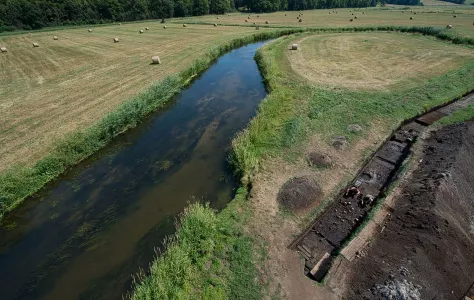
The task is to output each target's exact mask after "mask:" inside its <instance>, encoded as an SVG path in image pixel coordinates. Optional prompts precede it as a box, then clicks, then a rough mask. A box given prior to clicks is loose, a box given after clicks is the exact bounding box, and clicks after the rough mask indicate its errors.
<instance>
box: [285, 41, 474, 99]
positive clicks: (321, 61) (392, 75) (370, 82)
mask: <svg viewBox="0 0 474 300" xmlns="http://www.w3.org/2000/svg"><path fill="white" fill-rule="evenodd" d="M294 42H296V43H298V44H299V47H300V50H301V51H289V52H288V53H287V56H288V60H289V62H290V64H291V66H292V69H293V71H294V72H296V73H297V74H299V75H301V76H302V77H304V78H306V79H308V80H309V81H310V82H312V83H315V84H317V85H324V86H342V87H346V88H355V89H360V88H362V89H375V90H378V89H388V88H393V87H397V86H400V87H401V86H403V87H404V88H407V87H409V86H414V85H416V84H417V83H419V81H423V80H426V79H429V78H431V77H435V76H439V75H441V74H443V73H446V72H448V71H450V70H453V69H456V68H458V67H460V66H462V65H463V64H464V63H466V62H467V61H469V60H472V59H474V51H473V50H471V49H467V48H462V47H459V46H455V45H450V44H447V43H440V42H439V41H436V40H435V39H432V38H428V37H424V38H420V37H417V36H414V35H409V34H395V33H358V34H353V33H346V34H330V35H312V36H306V37H303V38H299V39H297V40H295V41H294Z"/></svg>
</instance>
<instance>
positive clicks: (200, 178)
mask: <svg viewBox="0 0 474 300" xmlns="http://www.w3.org/2000/svg"><path fill="white" fill-rule="evenodd" d="M262 44H263V43H255V44H251V45H248V46H245V47H242V48H239V49H237V50H234V51H232V52H230V53H228V54H226V55H224V56H223V57H221V58H220V59H219V60H218V61H217V62H216V63H215V65H213V66H212V67H211V68H210V69H209V70H208V71H206V72H205V73H204V74H203V75H202V76H201V77H200V78H199V79H197V80H195V81H194V82H193V83H192V84H191V86H190V87H189V88H188V89H186V90H185V91H183V92H182V93H181V94H180V95H179V96H178V97H176V99H175V100H174V101H172V102H171V103H170V104H169V105H168V107H167V108H166V109H164V110H163V111H162V112H158V113H156V114H155V115H152V116H150V117H149V118H147V120H146V121H145V122H144V123H143V124H141V125H140V126H139V127H138V128H136V129H134V130H132V131H130V132H128V133H126V134H124V135H123V136H120V137H119V138H117V139H116V140H115V141H114V142H113V143H112V145H110V146H109V147H107V148H106V149H104V150H103V151H101V152H100V153H97V154H96V155H94V156H93V157H91V158H90V159H88V160H87V161H85V162H83V163H82V164H80V165H78V166H77V167H76V168H74V169H73V170H72V171H70V172H68V173H67V174H66V175H65V176H63V177H62V178H61V180H58V181H57V182H55V183H52V184H50V185H49V186H48V187H47V188H45V189H44V191H42V192H41V193H39V194H38V195H37V196H35V197H33V198H31V199H28V200H27V201H25V203H24V204H23V205H21V207H20V208H19V209H17V210H16V211H15V212H14V213H13V214H11V215H9V216H8V217H7V218H6V219H5V222H4V226H3V227H2V228H0V291H1V299H58V300H59V299H61V300H63V299H121V297H122V295H124V294H125V293H126V292H127V291H129V290H130V285H131V283H132V280H131V274H135V273H137V272H138V270H139V269H140V268H143V269H147V268H148V264H149V263H150V262H151V260H152V259H153V256H154V248H155V247H159V246H160V245H161V242H162V240H163V238H164V236H166V235H169V234H171V233H173V231H174V219H175V217H176V215H177V214H179V213H180V212H182V211H183V208H184V207H185V206H186V205H187V204H188V203H189V202H191V201H201V202H210V203H211V206H212V207H215V208H217V209H220V208H223V207H225V205H226V203H228V202H229V201H230V200H231V199H232V197H233V195H234V190H235V187H236V184H235V182H234V180H233V178H232V174H231V172H230V170H228V168H227V164H226V155H227V151H228V149H229V147H230V144H231V140H232V138H233V136H234V135H235V133H236V132H238V131H239V130H240V129H242V128H243V127H245V125H246V124H247V122H248V121H249V120H250V118H251V117H252V116H253V114H254V113H255V110H256V107H257V105H258V103H259V101H260V100H261V99H263V98H264V97H265V90H264V86H263V84H262V78H261V77H260V74H259V72H258V69H257V66H256V64H255V62H254V59H253V57H254V54H255V51H256V50H257V49H258V48H259V47H260V46H262Z"/></svg>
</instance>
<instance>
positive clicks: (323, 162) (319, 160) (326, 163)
mask: <svg viewBox="0 0 474 300" xmlns="http://www.w3.org/2000/svg"><path fill="white" fill-rule="evenodd" d="M308 163H309V165H310V166H315V167H323V168H327V167H330V166H331V164H332V159H331V158H330V157H329V156H328V155H326V154H323V153H318V152H311V153H309V154H308Z"/></svg>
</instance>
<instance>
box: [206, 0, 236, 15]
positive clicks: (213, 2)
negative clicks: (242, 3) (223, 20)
mask: <svg viewBox="0 0 474 300" xmlns="http://www.w3.org/2000/svg"><path fill="white" fill-rule="evenodd" d="M209 1H210V6H211V9H210V11H211V14H223V13H225V12H227V11H230V10H231V4H230V1H229V0H209Z"/></svg>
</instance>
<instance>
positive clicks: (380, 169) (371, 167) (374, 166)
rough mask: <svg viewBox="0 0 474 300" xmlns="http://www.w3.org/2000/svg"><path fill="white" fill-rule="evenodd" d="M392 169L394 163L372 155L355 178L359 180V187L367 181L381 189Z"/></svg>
mask: <svg viewBox="0 0 474 300" xmlns="http://www.w3.org/2000/svg"><path fill="white" fill-rule="evenodd" d="M394 169H395V165H393V164H391V163H388V162H386V161H383V160H381V159H379V158H377V157H374V159H372V160H371V161H370V162H369V163H368V164H367V165H366V166H365V167H364V169H363V170H362V171H361V172H360V174H359V177H357V180H358V181H360V182H361V184H360V187H363V186H364V183H368V184H370V185H372V186H373V187H375V188H378V189H381V188H382V187H384V186H385V184H386V182H387V181H388V179H389V178H390V175H391V174H392V172H393V170H394ZM374 196H375V195H374Z"/></svg>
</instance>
